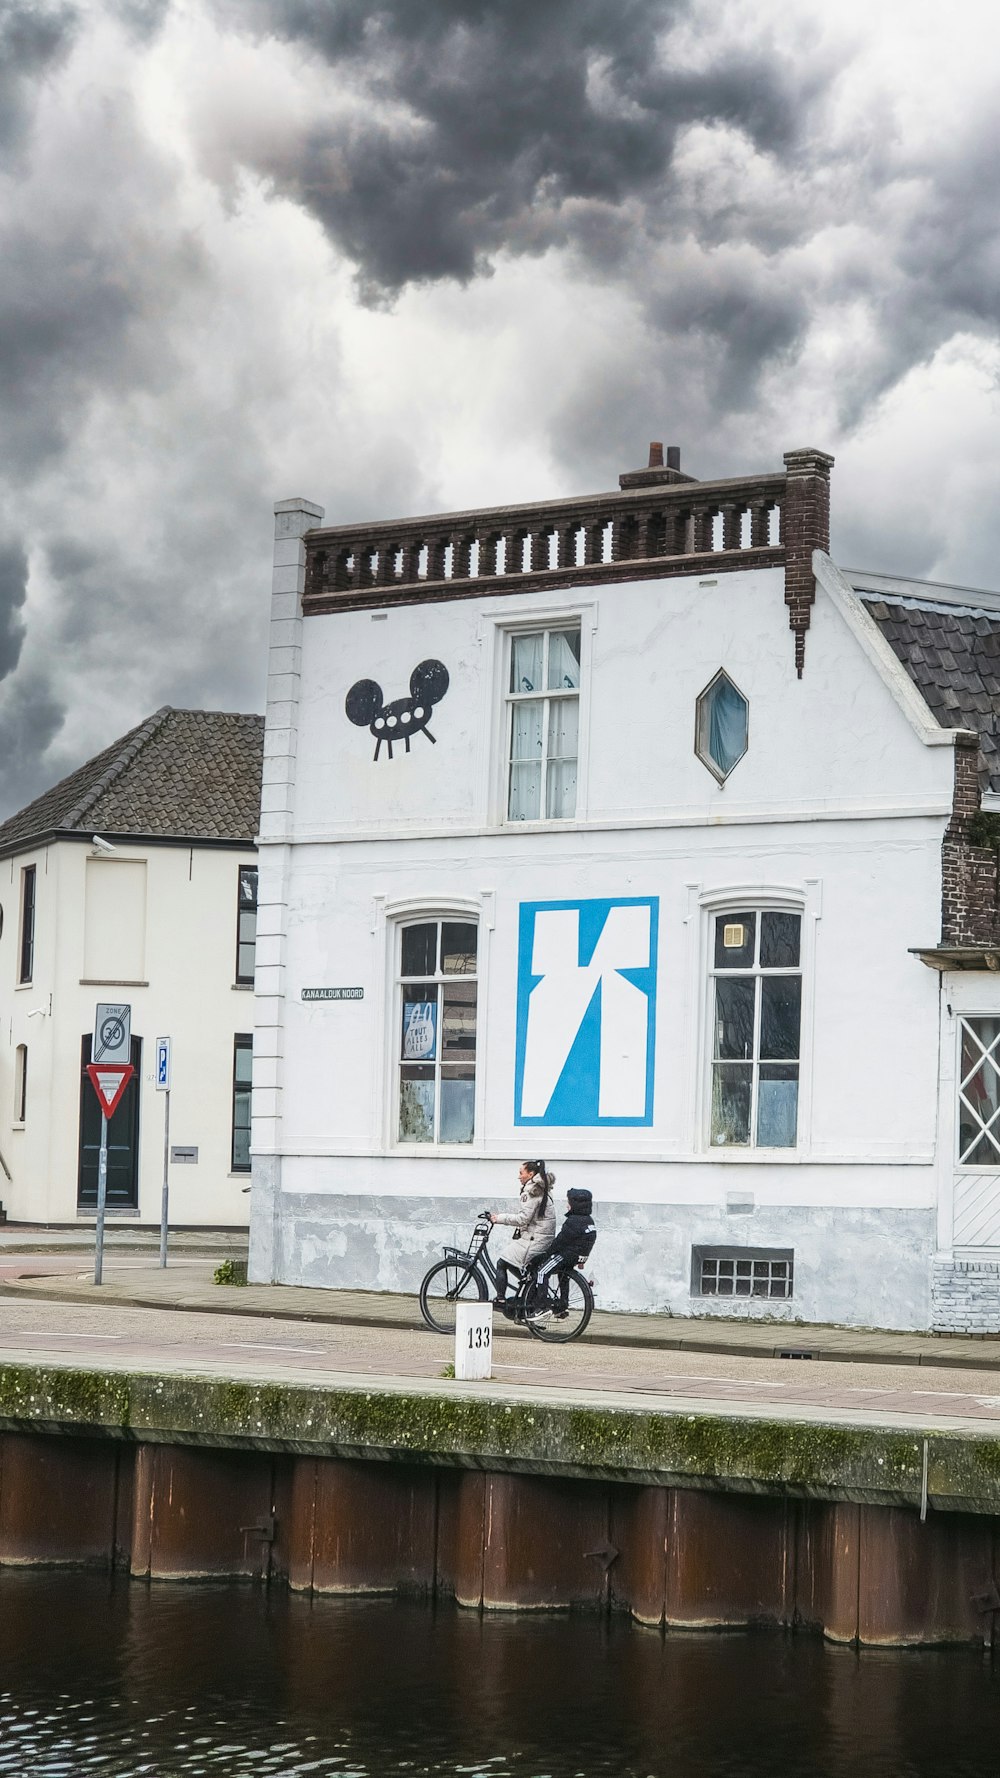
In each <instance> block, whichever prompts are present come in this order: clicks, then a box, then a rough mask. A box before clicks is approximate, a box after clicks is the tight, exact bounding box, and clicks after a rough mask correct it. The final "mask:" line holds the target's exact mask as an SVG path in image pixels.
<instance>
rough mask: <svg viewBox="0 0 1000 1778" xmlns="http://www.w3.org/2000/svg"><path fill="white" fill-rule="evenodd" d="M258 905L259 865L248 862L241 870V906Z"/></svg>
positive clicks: (253, 906) (250, 906) (251, 906)
mask: <svg viewBox="0 0 1000 1778" xmlns="http://www.w3.org/2000/svg"><path fill="white" fill-rule="evenodd" d="M256 906H257V867H256V865H252V864H246V865H244V866H243V868H242V870H241V871H240V907H241V908H255V907H256Z"/></svg>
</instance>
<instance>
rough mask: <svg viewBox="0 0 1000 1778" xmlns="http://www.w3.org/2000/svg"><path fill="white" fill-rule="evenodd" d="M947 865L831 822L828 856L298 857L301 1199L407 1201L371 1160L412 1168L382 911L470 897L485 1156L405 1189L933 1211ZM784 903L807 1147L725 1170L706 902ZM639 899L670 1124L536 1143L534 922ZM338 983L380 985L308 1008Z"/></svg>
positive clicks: (642, 844) (291, 1147) (929, 842)
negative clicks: (353, 1195)
mask: <svg viewBox="0 0 1000 1778" xmlns="http://www.w3.org/2000/svg"><path fill="white" fill-rule="evenodd" d="M939 845H940V824H939V823H937V822H934V821H931V820H930V819H911V820H907V821H905V822H904V821H898V822H874V821H873V822H856V823H847V822H843V823H840V822H838V823H829V824H824V825H823V826H820V825H819V824H817V828H814V829H811V830H809V834H808V841H807V840H806V837H805V832H804V830H803V829H801V828H799V827H797V826H784V827H773V828H770V829H768V830H763V829H761V828H760V827H746V828H741V829H739V830H727V831H719V830H718V829H702V830H699V831H697V832H696V833H694V834H692V832H691V831H690V830H662V829H661V830H654V829H642V830H639V831H638V832H635V833H632V834H630V835H624V834H617V833H616V834H613V835H608V834H602V835H583V834H576V835H574V838H573V846H572V848H568V847H567V846H566V844H565V842H564V840H562V839H560V838H559V837H557V836H556V835H555V834H552V833H548V834H546V835H544V836H543V835H527V834H521V835H519V836H503V837H500V836H497V837H495V838H493V839H491V840H485V839H483V840H480V841H479V842H478V843H477V844H476V845H475V846H474V847H473V848H472V849H468V848H463V847H461V846H460V845H459V844H457V843H452V842H448V841H444V840H440V841H424V842H419V841H415V840H414V841H412V842H409V843H408V844H407V845H406V846H405V848H393V847H392V846H390V845H388V844H386V843H380V844H377V845H370V846H365V847H364V848H361V847H320V846H302V847H296V848H295V849H294V864H293V868H292V878H291V908H292V913H291V917H290V920H289V935H288V1000H287V1004H286V1032H285V1037H286V1049H285V1056H286V1068H285V1085H284V1124H283V1152H284V1154H285V1155H286V1156H289V1157H290V1156H300V1157H302V1158H301V1164H300V1163H298V1162H297V1163H296V1165H295V1167H294V1168H293V1169H292V1171H291V1172H289V1173H288V1177H287V1180H286V1183H287V1185H288V1189H297V1190H303V1189H306V1181H307V1180H309V1179H311V1180H312V1181H313V1182H314V1185H315V1188H316V1189H320V1190H338V1191H340V1190H352V1189H353V1190H361V1191H370V1190H376V1189H388V1186H387V1184H386V1183H385V1182H384V1167H383V1165H382V1164H381V1163H380V1165H379V1167H378V1168H377V1169H374V1170H373V1168H372V1166H371V1165H369V1162H368V1159H367V1157H369V1156H373V1155H387V1154H389V1153H391V1152H392V1140H391V1136H392V1132H391V1109H392V1102H393V1080H394V1075H393V1062H394V1054H393V1040H394V1038H395V1023H394V1019H393V1016H392V1013H391V1010H390V1009H391V991H392V982H391V963H392V933H391V927H390V923H389V922H386V920H385V919H384V915H383V907H384V900H383V898H385V899H388V900H389V902H390V903H393V902H395V901H396V900H400V901H405V900H406V899H408V898H413V900H414V901H416V902H417V903H418V904H420V905H423V904H425V903H426V905H428V906H430V907H433V906H440V907H447V906H448V905H449V904H451V903H453V902H454V901H455V899H456V898H459V899H460V900H462V901H463V902H465V901H468V902H469V903H478V904H479V905H480V906H481V909H482V913H481V943H482V951H481V958H482V966H481V980H480V1034H481V1035H480V1060H479V1092H480V1115H479V1119H478V1134H477V1139H476V1142H475V1143H474V1144H473V1146H472V1149H471V1151H470V1149H468V1148H466V1149H461V1148H451V1149H448V1148H443V1149H441V1150H440V1151H436V1152H435V1155H434V1158H433V1161H432V1162H430V1163H429V1161H428V1159H427V1158H426V1157H425V1156H423V1155H422V1154H420V1153H418V1152H414V1151H413V1150H408V1151H406V1152H405V1153H400V1154H399V1156H398V1158H396V1159H393V1160H392V1162H391V1172H392V1189H393V1190H394V1191H403V1190H415V1191H421V1190H425V1189H428V1175H429V1173H431V1174H433V1176H434V1183H433V1187H432V1189H433V1190H434V1191H435V1192H437V1193H442V1192H448V1191H451V1190H454V1191H456V1192H467V1191H468V1190H470V1189H473V1188H472V1185H471V1176H470V1168H471V1167H472V1166H473V1162H474V1160H475V1161H478V1159H479V1158H480V1157H483V1158H491V1157H492V1158H497V1159H499V1158H501V1157H503V1158H504V1160H505V1162H509V1161H511V1160H513V1159H514V1158H515V1157H517V1156H519V1155H520V1154H521V1152H522V1151H526V1150H527V1149H530V1148H535V1147H537V1148H540V1149H542V1150H545V1151H546V1152H549V1151H551V1153H552V1154H553V1156H556V1155H558V1156H562V1157H564V1158H569V1157H573V1158H577V1159H579V1160H588V1159H595V1158H596V1159H599V1160H601V1161H603V1162H605V1163H607V1164H608V1165H611V1166H613V1165H614V1163H616V1162H622V1161H625V1160H629V1161H632V1160H635V1161H642V1162H643V1163H644V1164H643V1166H642V1168H641V1169H633V1168H627V1169H625V1170H623V1171H622V1172H621V1173H620V1174H618V1175H612V1178H611V1182H610V1184H609V1185H608V1186H607V1187H606V1188H605V1189H606V1190H610V1191H611V1193H612V1195H620V1196H622V1197H628V1198H635V1197H638V1198H648V1199H649V1200H650V1201H676V1202H689V1201H697V1200H698V1199H700V1198H701V1197H702V1196H704V1195H705V1194H706V1193H707V1194H709V1195H716V1196H717V1195H718V1194H719V1193H720V1192H724V1191H725V1189H727V1188H733V1187H736V1188H739V1189H742V1188H743V1187H744V1185H746V1186H747V1188H748V1189H754V1190H758V1191H763V1192H764V1193H765V1194H766V1196H767V1198H768V1201H770V1202H782V1201H785V1202H796V1203H800V1202H817V1203H818V1202H823V1201H830V1202H836V1203H843V1202H851V1201H853V1202H859V1203H869V1204H870V1203H874V1202H893V1203H901V1202H908V1203H920V1204H925V1205H926V1204H928V1203H930V1201H931V1197H930V1193H931V1191H932V1161H933V1156H934V1147H935V1133H936V1120H937V1091H936V1081H937V1060H938V1054H937V996H938V983H937V977H936V975H935V974H934V973H933V972H931V971H930V970H927V969H926V968H924V967H923V966H922V965H921V964H920V963H919V962H917V961H916V959H915V958H913V957H912V956H911V955H910V954H909V951H908V946H909V945H911V944H915V943H920V942H922V941H926V940H927V939H928V937H931V938H933V937H934V936H935V934H934V930H933V921H934V918H935V897H936V895H937V894H938V882H939ZM776 887H780V888H782V889H784V890H786V891H787V890H789V889H792V890H795V889H798V890H799V891H800V893H801V896H802V901H803V906H804V909H805V917H804V922H803V926H804V954H803V965H804V968H803V974H804V985H805V1015H804V1021H803V1024H804V1033H803V1087H802V1101H803V1103H802V1110H801V1121H800V1132H801V1139H800V1143H799V1146H798V1148H797V1149H796V1150H790V1151H788V1153H787V1156H785V1155H776V1154H774V1153H771V1154H769V1155H768V1156H767V1157H766V1158H758V1157H757V1156H755V1155H754V1154H753V1153H752V1152H749V1151H747V1152H741V1151H736V1150H733V1151H727V1153H726V1156H725V1158H724V1159H721V1158H720V1157H719V1154H718V1151H717V1150H715V1151H713V1150H711V1149H710V1148H709V1147H708V1145H707V1141H706V1131H705V1116H706V1107H705V1103H704V1096H703V1094H702V1093H701V1091H700V1088H701V1086H702V1083H703V1082H704V1081H706V1080H707V1073H708V1052H709V1032H708V1028H707V1019H708V998H709V990H708V979H707V964H706V955H707V944H708V936H709V923H710V920H711V909H710V908H706V907H704V906H703V901H704V899H705V898H710V897H712V896H714V895H717V894H720V893H723V892H731V894H732V900H733V903H734V904H735V905H739V904H740V902H741V901H742V900H743V899H745V898H746V897H747V895H748V891H749V893H750V894H751V895H752V894H754V893H756V894H757V895H760V896H764V897H765V898H766V895H767V891H768V889H769V888H771V889H774V888H776ZM621 895H655V896H657V897H659V901H660V929H659V986H658V996H657V1018H656V1059H655V1088H654V1121H653V1124H652V1126H651V1127H649V1128H646V1127H625V1128H614V1127H604V1128H596V1129H595V1128H587V1129H572V1128H571V1129H563V1130H554V1129H545V1130H541V1129H538V1128H534V1127H529V1128H523V1127H522V1128H519V1127H518V1126H516V1125H515V1123H514V1106H513V1077H514V1043H515V1003H516V961H517V958H516V952H517V917H518V909H519V904H520V902H521V901H522V900H523V899H528V900H545V899H550V898H551V899H557V898H558V899H569V900H572V899H573V898H575V897H580V898H588V897H603V896H608V897H613V896H621ZM324 985H330V986H332V985H341V986H348V985H350V986H357V987H361V988H363V989H364V999H363V1000H362V1001H360V1002H358V1001H351V1002H340V1003H327V1002H321V1003H306V1004H303V1003H302V1000H301V992H302V989H303V988H304V987H310V986H324ZM810 1101H811V1103H810ZM324 1155H336V1156H337V1157H338V1164H337V1166H336V1168H335V1169H332V1170H331V1169H328V1168H325V1167H317V1166H316V1165H315V1164H314V1162H315V1161H316V1160H318V1159H319V1157H322V1156H324ZM807 1160H808V1161H809V1162H810V1163H811V1165H810V1168H809V1184H808V1187H806V1185H805V1183H804V1180H803V1171H804V1168H803V1163H804V1161H807ZM858 1168H861V1169H863V1176H862V1174H861V1173H856V1172H855V1169H858ZM897 1168H901V1169H903V1170H904V1171H903V1172H902V1173H901V1174H899V1175H898V1176H897V1174H896V1172H895V1169H897ZM914 1168H915V1169H916V1170H915V1171H914ZM506 1171H507V1172H508V1173H509V1172H510V1167H509V1165H508V1166H507V1168H506ZM376 1172H377V1173H378V1177H379V1181H380V1183H378V1184H377V1183H376V1182H375V1175H376ZM453 1174H454V1175H456V1177H455V1178H454V1179H452V1177H451V1176H452V1175H453ZM293 1179H294V1184H293ZM824 1181H825V1182H826V1183H825V1184H824ZM803 1191H805V1192H806V1196H805V1198H803V1196H802V1194H803Z"/></svg>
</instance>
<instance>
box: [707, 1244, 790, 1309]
mask: <svg viewBox="0 0 1000 1778" xmlns="http://www.w3.org/2000/svg"><path fill="white" fill-rule="evenodd" d="M794 1266H795V1254H794V1250H793V1249H792V1248H790V1247H784V1248H782V1247H776V1248H763V1247H696V1248H695V1249H694V1254H693V1264H692V1267H691V1294H692V1296H763V1297H769V1298H775V1297H777V1298H782V1299H787V1298H789V1297H790V1296H791V1294H792V1285H793V1282H794Z"/></svg>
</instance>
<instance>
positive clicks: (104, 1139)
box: [94, 1111, 108, 1284]
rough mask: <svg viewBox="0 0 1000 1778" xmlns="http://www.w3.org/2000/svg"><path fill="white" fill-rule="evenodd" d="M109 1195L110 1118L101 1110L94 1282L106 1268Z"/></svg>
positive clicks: (97, 1280) (97, 1282)
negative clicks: (106, 1225)
mask: <svg viewBox="0 0 1000 1778" xmlns="http://www.w3.org/2000/svg"><path fill="white" fill-rule="evenodd" d="M107 1197H108V1120H107V1117H106V1116H105V1114H104V1112H103V1111H102V1112H101V1153H100V1158H99V1160H98V1162H97V1242H96V1246H95V1249H94V1283H95V1284H100V1282H101V1275H102V1273H103V1270H104V1206H105V1204H106V1202H107Z"/></svg>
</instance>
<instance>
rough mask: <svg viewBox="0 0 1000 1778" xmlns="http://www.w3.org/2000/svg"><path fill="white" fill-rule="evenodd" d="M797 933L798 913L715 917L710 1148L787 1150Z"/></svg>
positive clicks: (798, 985)
mask: <svg viewBox="0 0 1000 1778" xmlns="http://www.w3.org/2000/svg"><path fill="white" fill-rule="evenodd" d="M801 928H802V919H801V915H799V914H786V913H782V912H780V911H777V910H775V909H772V908H764V909H757V908H746V909H743V910H740V911H738V912H735V913H725V914H717V915H716V917H715V943H714V950H713V958H714V962H713V969H712V974H713V977H714V981H713V985H712V1023H713V1043H712V1113H711V1116H712V1124H711V1136H712V1142H713V1144H715V1145H717V1146H720V1147H726V1146H733V1147H735V1146H742V1147H744V1148H750V1147H756V1148H794V1147H795V1142H796V1137H797V1134H798V1109H799V1043H800V1037H801V1025H802V975H801V969H800V961H799V953H800V941H801ZM744 1294H752V1293H749V1292H747V1293H744Z"/></svg>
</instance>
